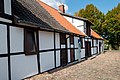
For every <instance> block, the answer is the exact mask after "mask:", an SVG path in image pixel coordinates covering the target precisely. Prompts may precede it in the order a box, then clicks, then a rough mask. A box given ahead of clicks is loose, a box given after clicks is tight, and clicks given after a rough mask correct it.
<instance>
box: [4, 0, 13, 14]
mask: <svg viewBox="0 0 120 80" xmlns="http://www.w3.org/2000/svg"><path fill="white" fill-rule="evenodd" d="M4 10H5V14H8V15H11V14H12V12H11V0H4Z"/></svg>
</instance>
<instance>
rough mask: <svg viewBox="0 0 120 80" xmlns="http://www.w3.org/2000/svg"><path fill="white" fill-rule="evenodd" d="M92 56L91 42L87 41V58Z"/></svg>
mask: <svg viewBox="0 0 120 80" xmlns="http://www.w3.org/2000/svg"><path fill="white" fill-rule="evenodd" d="M90 56H91V42H90V41H85V58H88V57H90Z"/></svg>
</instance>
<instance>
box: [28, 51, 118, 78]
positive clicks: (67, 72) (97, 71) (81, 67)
mask: <svg viewBox="0 0 120 80" xmlns="http://www.w3.org/2000/svg"><path fill="white" fill-rule="evenodd" d="M26 80H120V51H109V52H106V53H102V54H100V55H98V56H96V58H93V59H91V58H90V59H88V60H86V61H83V62H80V63H78V64H75V65H72V66H69V67H67V68H63V69H60V70H58V71H55V72H52V73H43V74H40V75H37V76H34V77H32V78H30V79H26Z"/></svg>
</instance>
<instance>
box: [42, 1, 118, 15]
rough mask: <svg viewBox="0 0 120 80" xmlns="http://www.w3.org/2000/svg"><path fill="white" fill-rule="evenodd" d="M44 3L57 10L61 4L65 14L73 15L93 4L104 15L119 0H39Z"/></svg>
mask: <svg viewBox="0 0 120 80" xmlns="http://www.w3.org/2000/svg"><path fill="white" fill-rule="evenodd" d="M41 1H43V2H44V3H46V4H48V5H50V6H52V7H54V8H56V9H58V6H59V5H61V4H64V5H65V9H66V13H68V14H71V15H74V13H75V12H77V11H79V10H80V9H82V8H85V6H86V5H87V4H94V5H95V6H96V7H97V8H98V9H99V10H100V11H102V12H103V13H104V14H106V13H107V12H108V10H111V9H113V8H114V7H116V6H117V5H118V3H120V0H41Z"/></svg>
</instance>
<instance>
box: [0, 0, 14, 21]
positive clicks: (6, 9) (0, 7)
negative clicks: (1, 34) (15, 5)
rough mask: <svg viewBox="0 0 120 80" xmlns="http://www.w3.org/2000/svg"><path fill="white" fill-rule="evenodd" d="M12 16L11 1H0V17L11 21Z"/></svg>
mask: <svg viewBox="0 0 120 80" xmlns="http://www.w3.org/2000/svg"><path fill="white" fill-rule="evenodd" d="M11 15H12V10H11V0H0V17H2V18H5V19H10V18H9V17H10V16H11Z"/></svg>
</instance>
